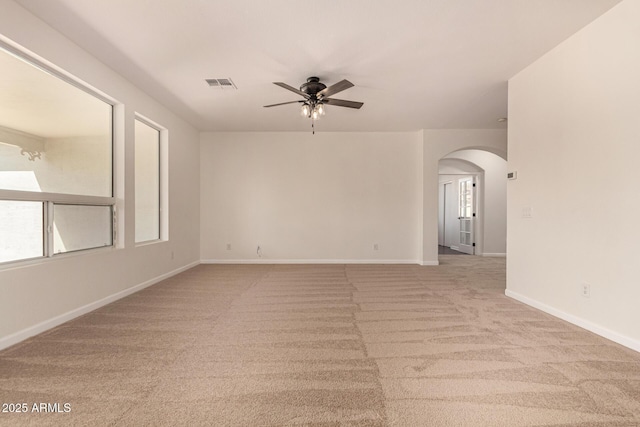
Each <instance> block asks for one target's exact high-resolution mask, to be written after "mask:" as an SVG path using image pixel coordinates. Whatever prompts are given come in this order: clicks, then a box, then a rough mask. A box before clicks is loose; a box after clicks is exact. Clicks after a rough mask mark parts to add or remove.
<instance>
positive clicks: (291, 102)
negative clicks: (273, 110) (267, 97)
mask: <svg viewBox="0 0 640 427" xmlns="http://www.w3.org/2000/svg"><path fill="white" fill-rule="evenodd" d="M299 102H304V101H302V100H300V101H289V102H281V103H279V104H271V105H264V108H267V107H277V106H278V105H287V104H297V103H299Z"/></svg>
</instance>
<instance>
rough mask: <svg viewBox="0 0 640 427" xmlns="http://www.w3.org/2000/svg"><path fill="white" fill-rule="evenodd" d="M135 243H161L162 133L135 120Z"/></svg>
mask: <svg viewBox="0 0 640 427" xmlns="http://www.w3.org/2000/svg"><path fill="white" fill-rule="evenodd" d="M135 147H136V148H135V158H136V160H135V171H136V172H135V177H136V232H135V235H136V243H141V242H149V241H152V240H159V239H160V130H159V129H156V128H155V127H153V126H151V125H150V124H149V122H148V121H146V120H144V119H142V118H141V117H138V118H136V120H135Z"/></svg>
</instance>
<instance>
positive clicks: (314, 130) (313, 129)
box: [311, 118, 316, 135]
mask: <svg viewBox="0 0 640 427" xmlns="http://www.w3.org/2000/svg"><path fill="white" fill-rule="evenodd" d="M315 134H316V126H315V121H314V120H313V118H312V119H311V135H315Z"/></svg>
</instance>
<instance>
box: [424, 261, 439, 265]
mask: <svg viewBox="0 0 640 427" xmlns="http://www.w3.org/2000/svg"><path fill="white" fill-rule="evenodd" d="M419 264H420V265H422V266H430V265H440V262H439V261H420V262H419Z"/></svg>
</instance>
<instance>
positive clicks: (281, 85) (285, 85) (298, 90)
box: [273, 82, 309, 98]
mask: <svg viewBox="0 0 640 427" xmlns="http://www.w3.org/2000/svg"><path fill="white" fill-rule="evenodd" d="M273 84H274V85H278V86H280V87H282V88H285V89H287V90H290V91H291V92H294V93H297V94H298V95H301V96H304V97H305V98H309V95H307V94H306V93H304V92H303V91H301V90H300V89H296V88H295V87H293V86H289V85H288V84H286V83H282V82H273Z"/></svg>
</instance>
